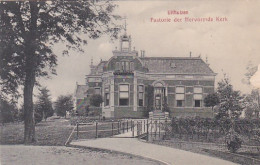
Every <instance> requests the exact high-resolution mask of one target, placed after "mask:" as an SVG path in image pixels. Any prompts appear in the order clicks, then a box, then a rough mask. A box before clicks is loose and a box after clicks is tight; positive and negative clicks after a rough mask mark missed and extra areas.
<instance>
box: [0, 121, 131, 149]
mask: <svg viewBox="0 0 260 165" xmlns="http://www.w3.org/2000/svg"><path fill="white" fill-rule="evenodd" d="M125 126H126V125H125ZM74 127H75V126H74V125H71V122H70V120H68V119H64V118H54V117H53V118H50V119H48V120H47V121H42V122H40V123H38V124H36V128H35V130H36V138H37V142H35V143H33V145H47V146H63V145H64V144H65V143H66V141H67V139H68V137H69V136H70V133H71V132H72V130H73V128H74ZM129 127H130V123H129ZM100 130H106V131H100ZM75 131H76V130H75ZM79 131H89V132H83V133H81V132H80V133H79V134H78V135H79V136H78V138H79V139H93V138H96V124H95V123H92V125H82V126H79ZM23 134H24V125H23V123H8V124H5V125H4V126H1V134H0V144H22V143H23ZM115 134H118V124H117V123H116V122H115V123H114V124H113V135H115ZM76 135H77V134H76V132H75V133H74V134H73V136H72V138H71V140H72V139H76V138H77V136H76ZM97 135H98V137H110V136H112V122H104V121H103V122H99V123H98V134H97Z"/></svg>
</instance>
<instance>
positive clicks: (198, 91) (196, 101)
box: [193, 87, 202, 107]
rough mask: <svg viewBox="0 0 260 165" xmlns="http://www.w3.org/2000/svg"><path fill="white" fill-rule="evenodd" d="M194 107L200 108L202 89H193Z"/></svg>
mask: <svg viewBox="0 0 260 165" xmlns="http://www.w3.org/2000/svg"><path fill="white" fill-rule="evenodd" d="M193 99H194V107H202V87H194V94H193Z"/></svg>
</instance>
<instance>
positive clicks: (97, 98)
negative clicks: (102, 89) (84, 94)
mask: <svg viewBox="0 0 260 165" xmlns="http://www.w3.org/2000/svg"><path fill="white" fill-rule="evenodd" d="M102 102H103V98H102V96H101V95H100V94H93V95H91V96H90V99H89V103H90V105H91V106H94V107H100V104H101V103H102Z"/></svg>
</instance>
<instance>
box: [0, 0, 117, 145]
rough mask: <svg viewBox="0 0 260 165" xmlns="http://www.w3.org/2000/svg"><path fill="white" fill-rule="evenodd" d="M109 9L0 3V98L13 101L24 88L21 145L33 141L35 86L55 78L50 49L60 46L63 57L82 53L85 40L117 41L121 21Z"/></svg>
mask: <svg viewBox="0 0 260 165" xmlns="http://www.w3.org/2000/svg"><path fill="white" fill-rule="evenodd" d="M114 8H115V5H113V4H111V3H109V2H104V1H101V2H98V3H96V2H95V1H78V0H76V1H68V0H64V1H48V2H47V1H1V2H0V26H1V27H0V45H1V49H0V55H1V58H0V59H1V60H0V66H1V72H0V75H1V82H0V84H1V85H2V88H1V92H3V93H4V94H5V95H9V96H13V97H14V98H17V97H18V96H19V92H18V88H19V86H22V87H23V96H24V97H23V99H24V119H25V120H24V121H25V122H24V124H25V131H24V140H25V143H30V142H32V141H34V140H35V125H34V115H33V89H34V86H35V84H37V83H39V81H38V80H39V78H40V77H48V75H49V73H52V74H56V71H55V67H56V65H57V56H56V55H55V54H54V53H53V46H54V45H55V44H56V43H58V42H62V43H64V44H65V45H66V46H65V50H63V54H68V53H69V50H77V51H83V50H82V45H84V44H87V40H86V39H85V38H89V39H96V38H98V37H100V36H101V35H102V34H109V35H110V37H111V38H116V36H117V33H118V31H119V30H120V27H119V26H117V25H115V23H114V22H115V21H116V20H117V19H119V18H120V17H119V16H117V15H113V14H112V12H113V10H114ZM83 34H84V35H83ZM83 37H84V39H83Z"/></svg>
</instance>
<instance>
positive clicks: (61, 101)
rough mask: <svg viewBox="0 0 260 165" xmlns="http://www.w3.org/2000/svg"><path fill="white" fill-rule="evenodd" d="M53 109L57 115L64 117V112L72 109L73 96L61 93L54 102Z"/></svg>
mask: <svg viewBox="0 0 260 165" xmlns="http://www.w3.org/2000/svg"><path fill="white" fill-rule="evenodd" d="M54 109H55V112H56V113H57V115H58V116H62V117H64V116H65V118H66V112H70V111H71V110H73V98H72V95H61V96H59V97H58V99H57V101H56V102H55V103H54Z"/></svg>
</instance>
